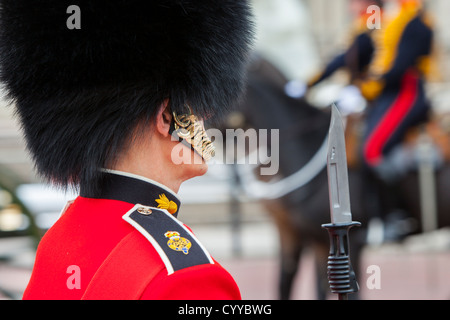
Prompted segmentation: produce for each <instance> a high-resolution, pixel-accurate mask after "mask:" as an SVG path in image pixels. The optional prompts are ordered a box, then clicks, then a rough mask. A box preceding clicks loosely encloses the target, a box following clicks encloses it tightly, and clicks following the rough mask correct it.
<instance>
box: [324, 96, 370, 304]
mask: <svg viewBox="0 0 450 320" xmlns="http://www.w3.org/2000/svg"><path fill="white" fill-rule="evenodd" d="M328 137H329V140H328V154H327V157H328V158H327V171H328V189H329V196H330V215H331V223H329V224H324V225H322V227H323V228H326V229H327V230H328V233H329V235H330V253H329V256H328V282H329V284H330V289H331V292H333V293H336V294H338V295H339V299H340V300H346V299H347V295H348V294H349V293H354V292H357V291H358V290H359V286H358V282H357V281H356V275H355V272H354V271H353V268H352V265H351V262H350V246H349V235H348V233H349V230H350V228H352V227H354V226H360V225H361V223H359V222H355V221H352V213H351V206H350V188H349V182H348V170H347V155H346V148H345V134H344V124H343V121H342V118H341V115H340V113H339V110H338V108H337V107H336V105H334V104H333V105H332V107H331V123H330V131H329V134H328Z"/></svg>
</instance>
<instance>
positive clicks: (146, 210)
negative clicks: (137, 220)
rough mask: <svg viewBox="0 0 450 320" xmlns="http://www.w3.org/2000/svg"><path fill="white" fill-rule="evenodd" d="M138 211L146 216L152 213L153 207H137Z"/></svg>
mask: <svg viewBox="0 0 450 320" xmlns="http://www.w3.org/2000/svg"><path fill="white" fill-rule="evenodd" d="M137 212H139V213H140V214H143V215H144V216H149V215H151V214H152V209H150V208H149V207H144V206H142V207H139V208H138V209H137Z"/></svg>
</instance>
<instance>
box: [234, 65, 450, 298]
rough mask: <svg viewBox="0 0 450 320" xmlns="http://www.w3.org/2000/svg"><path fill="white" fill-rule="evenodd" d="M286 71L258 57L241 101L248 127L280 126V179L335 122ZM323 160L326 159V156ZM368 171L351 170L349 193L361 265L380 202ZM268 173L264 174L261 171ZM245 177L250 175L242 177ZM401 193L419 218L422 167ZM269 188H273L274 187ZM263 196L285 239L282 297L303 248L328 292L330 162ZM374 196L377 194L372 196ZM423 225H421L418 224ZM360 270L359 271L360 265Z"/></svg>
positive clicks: (445, 200) (448, 210) (445, 220)
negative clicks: (292, 93) (294, 88)
mask: <svg viewBox="0 0 450 320" xmlns="http://www.w3.org/2000/svg"><path fill="white" fill-rule="evenodd" d="M287 81H288V80H287V79H286V77H285V76H284V75H283V74H281V73H280V72H279V70H277V69H276V68H275V67H274V66H273V65H271V64H270V63H269V62H267V61H266V60H264V59H256V60H255V61H254V63H253V64H252V65H251V67H250V70H249V75H248V87H247V91H246V95H245V97H244V98H243V100H242V102H241V103H240V105H239V107H238V111H239V112H240V113H241V114H242V116H243V117H244V119H245V126H244V129H248V128H254V129H279V130H280V131H279V137H280V143H279V172H278V176H279V178H280V179H283V178H285V177H289V176H291V175H292V174H294V173H296V172H298V171H299V170H300V169H301V168H302V167H304V166H306V165H309V163H310V162H311V159H312V158H314V157H315V156H317V153H318V150H319V149H320V148H321V146H323V142H324V140H325V139H326V138H327V133H328V128H329V124H330V112H329V110H328V109H318V108H315V107H313V106H311V105H309V104H308V103H307V102H306V101H305V100H303V99H294V98H291V97H289V96H287V95H286V94H285V91H284V87H285V84H286V83H287ZM323 161H326V156H325V157H324V159H323ZM364 177H365V176H364V174H361V170H359V169H358V168H353V169H350V170H349V180H350V198H351V201H352V214H353V219H354V220H355V221H360V222H361V223H362V224H363V226H362V227H361V228H357V229H353V230H352V232H351V259H352V262H353V267H354V269H355V270H358V267H359V260H360V253H361V250H362V248H363V246H364V245H365V244H366V235H367V225H368V222H369V218H370V217H371V214H369V213H368V212H369V211H376V210H370V209H371V208H372V207H373V206H377V205H379V201H377V199H376V198H374V199H375V200H374V201H373V202H372V203H370V201H371V198H370V196H368V195H367V194H365V190H366V188H364ZM260 178H262V179H263V178H264V177H260ZM242 182H243V183H246V182H245V179H243V180H242ZM437 184H438V190H440V191H442V190H449V188H450V185H449V184H450V167H449V166H444V167H442V168H441V169H440V172H439V175H437ZM401 186H402V187H401V190H399V191H400V193H401V194H402V195H403V196H406V198H405V199H407V201H405V202H404V204H405V207H404V211H405V212H407V213H408V215H410V216H412V217H415V218H416V219H417V220H418V221H419V224H420V205H419V204H418V202H417V201H418V199H420V197H419V196H418V192H419V191H418V190H419V189H418V182H417V173H416V172H411V173H410V174H408V175H407V176H406V177H405V178H404V179H403V181H402V183H401ZM269 190H270V189H269ZM269 198H270V199H261V201H262V202H263V204H264V206H265V208H266V209H267V210H268V212H269V213H270V214H271V216H272V217H273V220H274V222H275V224H276V225H277V228H278V231H279V239H280V249H281V252H280V278H279V297H280V298H281V299H288V298H289V297H290V294H291V289H292V284H293V281H294V277H295V275H296V273H297V271H298V266H299V262H300V258H301V254H302V251H303V249H305V248H308V247H310V248H313V249H314V253H315V254H314V255H315V257H316V265H317V268H316V270H317V285H318V286H317V292H318V298H319V299H324V298H326V294H327V292H328V289H327V287H328V284H327V277H326V263H327V262H326V261H327V255H328V250H329V242H328V234H327V232H326V231H325V230H323V229H322V228H321V225H322V224H323V223H328V222H329V221H330V213H329V212H330V210H329V200H328V184H327V175H326V168H325V167H324V166H323V167H322V169H321V170H319V171H318V172H317V173H315V174H314V176H313V177H310V179H309V181H308V183H305V184H302V185H301V186H299V187H298V188H296V189H295V190H292V191H291V192H288V193H286V194H285V195H283V196H281V197H278V198H273V197H269ZM372 200H373V199H372ZM438 212H439V226H448V225H450V197H445V196H444V197H443V196H440V197H439V198H438ZM419 231H420V230H419ZM356 272H357V273H358V271H356Z"/></svg>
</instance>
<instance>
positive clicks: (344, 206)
mask: <svg viewBox="0 0 450 320" xmlns="http://www.w3.org/2000/svg"><path fill="white" fill-rule="evenodd" d="M328 137H329V138H328V139H329V140H328V159H327V170H328V190H329V194H330V211H331V222H332V223H333V224H342V223H350V222H352V213H351V208H350V189H349V184H348V170H347V155H346V148H345V134H344V123H343V121H342V118H341V114H340V112H339V110H338V108H337V107H336V105H334V104H333V105H332V107H331V124H330V131H329V135H328Z"/></svg>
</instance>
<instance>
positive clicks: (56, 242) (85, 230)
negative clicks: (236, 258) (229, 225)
mask: <svg viewBox="0 0 450 320" xmlns="http://www.w3.org/2000/svg"><path fill="white" fill-rule="evenodd" d="M133 206H134V205H133V204H129V203H126V202H121V201H115V200H98V199H87V198H82V197H78V198H77V199H76V200H75V202H74V203H73V204H72V205H71V206H70V207H69V209H68V210H67V211H66V212H65V213H64V215H63V216H62V217H61V218H60V219H59V220H58V221H57V222H56V223H55V225H54V226H53V227H52V228H51V229H50V230H49V231H48V232H47V233H46V234H45V236H44V237H43V239H42V241H41V242H40V244H39V247H38V251H37V255H36V261H35V265H34V268H33V272H32V275H31V279H30V282H29V284H28V286H27V288H26V290H25V293H24V296H23V299H24V300H42V299H51V300H57V299H62V300H66V299H67V300H79V299H81V298H82V296H83V295H84V293H85V291H86V288H87V287H88V285H89V283H90V282H91V279H92V278H93V276H94V274H95V273H96V271H97V269H99V267H100V266H102V264H103V263H104V262H105V260H106V259H107V257H108V256H109V255H110V253H111V252H112V250H114V249H115V248H116V247H117V245H118V244H119V243H121V241H122V240H123V239H124V238H126V237H127V238H126V239H125V240H124V241H125V242H126V241H128V240H130V241H132V242H133V248H134V250H133V251H131V252H129V258H128V259H127V258H124V259H123V260H122V264H121V265H118V266H117V268H124V269H127V268H128V269H129V270H130V266H131V270H132V271H131V272H132V274H130V273H126V274H125V275H122V276H117V277H112V279H111V282H110V283H109V285H108V287H105V290H109V291H110V292H117V295H115V294H114V293H112V294H111V295H109V297H108V298H110V299H122V298H124V293H123V292H120V290H121V289H122V286H123V283H124V281H125V282H126V279H124V278H123V277H124V276H133V277H137V276H140V275H142V276H143V278H142V281H143V282H148V279H145V277H146V273H145V272H144V270H145V269H146V268H152V270H154V271H155V272H154V273H155V274H156V276H155V278H154V279H152V280H151V281H150V282H149V283H148V284H147V285H146V287H145V288H140V289H139V290H141V291H142V290H143V291H144V293H143V294H142V296H141V299H240V293H239V289H238V288H237V285H236V283H235V282H234V280H233V278H232V277H231V275H230V274H229V273H228V272H227V271H226V270H225V269H223V268H222V267H221V266H220V265H219V264H217V263H216V264H210V265H200V266H195V267H191V268H187V269H183V270H180V271H177V272H175V273H174V274H172V275H170V276H168V275H167V271H166V269H165V267H164V264H163V262H162V261H161V259H160V257H159V255H158V253H157V252H156V250H155V249H154V248H153V246H152V245H151V244H150V242H148V240H146V239H145V237H143V236H142V235H140V234H138V232H137V231H136V230H135V229H134V228H133V227H132V226H131V225H129V224H128V223H127V222H126V221H124V220H123V219H122V216H123V215H124V214H125V213H126V212H127V211H129V210H130V209H132V208H133ZM138 235H139V237H137V236H138ZM140 258H142V259H143V260H145V261H144V262H142V260H139V263H133V261H137V259H140ZM73 265H75V266H77V267H79V271H80V285H81V287H80V289H76V288H74V289H70V288H68V286H67V281H68V279H69V277H71V276H72V273H70V272H69V273H68V268H69V267H70V266H73ZM133 265H136V268H133V267H132V266H133ZM119 271H120V270H119ZM117 274H120V272H119V273H117ZM121 283H122V284H121ZM90 298H94V299H95V297H92V296H91V297H90Z"/></svg>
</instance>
